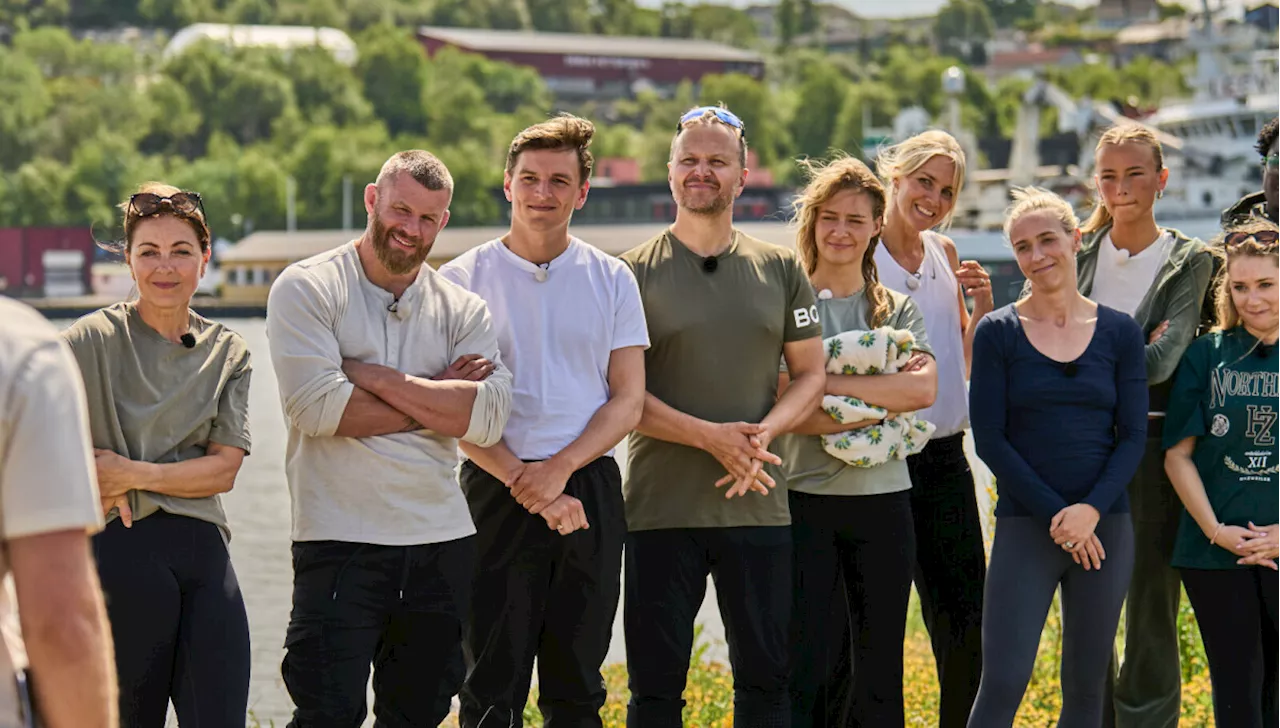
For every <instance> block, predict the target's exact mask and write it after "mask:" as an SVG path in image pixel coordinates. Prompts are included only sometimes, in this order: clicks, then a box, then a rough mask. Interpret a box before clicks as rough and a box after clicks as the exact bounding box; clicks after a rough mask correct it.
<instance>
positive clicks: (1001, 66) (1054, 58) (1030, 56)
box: [979, 43, 1084, 83]
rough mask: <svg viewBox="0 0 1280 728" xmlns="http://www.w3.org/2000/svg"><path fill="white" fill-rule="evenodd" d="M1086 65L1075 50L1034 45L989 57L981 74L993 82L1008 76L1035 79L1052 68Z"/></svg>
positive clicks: (992, 54) (996, 53)
mask: <svg viewBox="0 0 1280 728" xmlns="http://www.w3.org/2000/svg"><path fill="white" fill-rule="evenodd" d="M1081 63H1084V57H1083V56H1081V55H1080V52H1079V51H1077V50H1075V49H1074V48H1045V47H1044V46H1042V45H1040V44H1038V43H1033V44H1031V45H1030V46H1028V47H1024V48H1022V49H1020V50H1010V51H998V52H995V53H991V54H990V55H989V56H988V57H987V65H985V66H983V67H982V68H981V69H979V70H980V71H981V73H982V74H983V75H985V76H986V77H987V79H988V80H989V81H991V82H993V83H994V82H996V81H999V80H1000V79H1002V78H1005V77H1007V76H1015V77H1019V78H1028V79H1029V78H1035V77H1036V75H1037V74H1041V73H1043V72H1044V71H1045V70H1047V69H1050V68H1062V69H1066V68H1075V67H1076V66H1078V65H1080V64H1081Z"/></svg>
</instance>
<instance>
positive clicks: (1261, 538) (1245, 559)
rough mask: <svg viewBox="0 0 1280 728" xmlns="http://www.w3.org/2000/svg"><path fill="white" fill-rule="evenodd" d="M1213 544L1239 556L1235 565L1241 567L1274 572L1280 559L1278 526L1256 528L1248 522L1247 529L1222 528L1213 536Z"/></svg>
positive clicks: (1235, 527)
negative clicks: (1256, 567)
mask: <svg viewBox="0 0 1280 728" xmlns="http://www.w3.org/2000/svg"><path fill="white" fill-rule="evenodd" d="M1213 543H1214V544H1216V545H1218V546H1220V547H1222V548H1224V549H1226V550H1228V551H1230V552H1231V553H1233V554H1235V555H1236V556H1239V557H1240V558H1239V559H1238V560H1237V561H1236V563H1237V564H1239V565H1241V566H1262V567H1265V568H1268V569H1271V570H1272V571H1275V570H1276V559H1277V558H1280V525H1278V524H1274V523H1273V524H1271V525H1269V526H1256V525H1254V523H1253V521H1250V522H1249V527H1248V528H1241V527H1240V526H1223V527H1222V528H1220V529H1218V532H1217V533H1216V534H1215V535H1214V536H1213Z"/></svg>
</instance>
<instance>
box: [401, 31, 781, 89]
mask: <svg viewBox="0 0 1280 728" xmlns="http://www.w3.org/2000/svg"><path fill="white" fill-rule="evenodd" d="M418 40H419V41H420V42H421V43H422V45H423V47H425V48H426V50H427V53H428V54H429V55H435V54H436V53H437V52H439V51H440V49H442V48H457V49H459V50H463V51H467V52H469V53H476V54H479V55H482V56H484V57H486V58H490V59H492V60H495V61H503V62H506V63H512V64H515V65H518V66H529V67H531V68H533V69H534V70H535V71H537V72H538V74H539V75H540V76H542V78H543V80H544V81H546V83H547V88H549V89H550V90H551V92H552V93H553V94H555V96H556V97H557V99H558V100H560V101H564V102H575V101H585V100H596V101H610V100H618V99H626V98H631V97H633V96H634V95H635V94H636V93H637V92H639V91H641V90H645V89H651V90H653V91H656V92H657V93H659V94H660V95H663V96H670V95H671V94H673V93H674V92H675V90H676V87H677V86H679V85H680V83H681V82H683V81H691V82H693V83H694V84H695V85H696V84H697V83H698V82H700V81H701V80H702V78H703V77H704V76H709V75H711V74H716V73H742V74H746V75H748V76H750V77H752V78H755V79H761V78H764V57H763V56H761V55H760V54H759V53H755V52H753V51H747V50H742V49H741V48H734V47H733V46H729V45H725V44H724V43H715V42H712V41H707V40H695V39H688V38H650V37H643V38H642V37H627V36H605V35H588V34H582V33H543V32H538V31H516V30H481V29H475V28H437V27H423V28H419V29H418Z"/></svg>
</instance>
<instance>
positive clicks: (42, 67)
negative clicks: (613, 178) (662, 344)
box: [0, 0, 1186, 239]
mask: <svg viewBox="0 0 1280 728" xmlns="http://www.w3.org/2000/svg"><path fill="white" fill-rule="evenodd" d="M451 3H453V4H451ZM788 5H789V7H790V9H789V10H788V9H787V6H788ZM814 7H820V6H814V5H813V4H812V3H805V2H800V0H783V2H782V3H781V4H780V6H779V7H778V9H777V12H778V14H779V19H780V20H783V19H784V18H783V16H784V15H785V14H786V13H791V20H789V21H787V22H789V23H791V26H790V27H791V30H790V31H787V30H786V28H783V31H784V35H785V33H786V32H790V33H791V34H792V35H799V34H801V33H802V31H803V28H804V27H805V26H804V23H805V22H808V21H805V20H804V18H805V17H806V15H805V14H806V13H809V12H813V13H816V12H817V10H807V9H806V8H814ZM1019 7H1021V6H1020V5H1019V0H951V3H950V5H949V6H948V8H950V9H951V10H948V11H947V12H957V13H960V16H957V17H961V16H962V17H963V18H964V22H966V23H969V25H968V26H966V27H967V28H968V30H966V31H965V35H967V36H973V37H982V36H983V35H984V34H985V33H987V32H989V25H990V23H992V22H1002V21H1000V20H999V19H998V18H997V17H996V16H998V15H999V14H1000V13H1005V14H1006V15H1009V14H1010V13H1013V14H1015V15H1016V13H1015V12H1014V11H1015V10H1017V8H1019ZM19 16H21V17H19ZM282 19H289V20H290V22H317V23H326V24H335V25H339V26H344V27H347V28H348V29H350V30H353V31H355V35H354V37H355V39H356V43H357V46H358V50H359V55H358V61H357V63H356V65H355V66H354V67H347V66H344V65H342V64H341V63H339V62H337V61H336V60H335V59H334V58H333V57H332V56H331V55H330V54H328V53H327V52H325V51H323V50H321V49H320V48H314V47H300V48H294V49H291V50H289V51H287V52H282V51H278V50H273V49H263V48H245V47H239V48H228V47H225V46H223V45H219V44H217V43H213V42H205V43H200V44H196V45H194V46H191V47H188V48H187V49H186V50H185V51H184V52H183V53H181V54H179V55H176V56H172V57H161V55H160V53H159V51H158V48H154V47H150V46H148V45H146V44H143V45H142V46H140V47H139V48H134V47H133V46H130V45H126V44H116V43H105V42H93V41H89V40H81V39H77V37H76V35H75V34H74V33H73V32H71V31H69V30H68V29H67V28H64V27H60V26H59V25H57V23H60V22H68V23H69V24H70V25H71V26H72V27H75V26H76V25H78V24H87V23H96V24H99V25H111V24H114V23H140V24H144V25H145V24H151V25H152V26H153V27H154V26H159V27H168V28H173V27H178V26H181V25H183V24H185V23H187V22H189V21H192V20H200V21H227V20H234V21H243V22H281V21H282ZM441 19H451V20H457V21H459V22H462V23H472V24H488V25H492V26H493V27H517V28H529V27H542V28H556V29H561V30H583V31H589V32H599V33H626V34H635V35H666V36H672V37H693V38H710V39H715V40H718V41H721V42H726V43H732V44H735V45H739V46H743V47H759V44H760V41H759V38H758V37H757V35H756V33H757V31H756V28H755V26H754V23H753V22H752V21H751V20H750V18H749V17H748V16H747V15H746V14H745V13H743V12H741V11H739V10H736V9H734V8H732V7H729V6H727V5H715V4H693V3H686V2H666V3H665V4H663V5H662V6H661V7H640V6H638V5H636V4H635V2H634V0H572V2H570V4H569V5H563V4H560V5H556V4H553V3H550V1H549V0H476V1H473V0H466V1H465V2H463V0H456V2H455V0H438V1H437V2H435V3H430V4H423V3H419V2H416V1H415V0H324V1H323V2H315V3H312V2H307V1H306V0H200V1H199V2H197V1H196V0H178V1H177V2H170V1H168V0H166V1H165V2H161V1H160V0H135V1H134V2H116V1H113V0H77V1H76V2H74V3H70V2H61V3H60V2H59V1H58V0H42V1H41V2H31V1H30V0H0V22H6V21H7V22H11V23H12V27H13V30H14V32H13V36H12V38H11V41H10V43H9V45H7V46H4V45H0V88H3V89H4V102H3V103H0V226H9V225H36V224H55V223H56V224H68V223H71V224H92V225H93V226H94V229H95V233H97V234H98V235H99V237H100V238H104V239H105V238H106V237H109V236H111V235H112V234H113V233H116V232H118V225H119V217H118V216H119V211H118V209H117V207H116V206H117V205H118V203H119V202H120V200H122V199H123V198H124V197H125V196H127V195H128V193H129V192H131V191H132V190H133V189H135V188H136V186H137V185H138V184H140V183H142V182H144V181H147V180H152V179H155V180H164V181H170V182H173V183H175V184H178V185H180V186H183V187H187V188H192V189H197V190H199V191H200V192H201V193H202V194H203V195H204V197H205V200H206V209H207V211H208V213H209V218H210V222H211V223H212V226H213V229H214V233H215V235H218V236H224V237H230V238H238V237H240V236H241V235H243V234H244V233H246V232H248V231H251V230H254V229H270V228H279V227H283V225H284V222H285V198H286V189H287V186H288V179H289V178H290V177H292V178H293V179H294V180H295V182H296V185H297V198H296V201H297V216H298V223H299V225H300V226H301V227H303V228H312V227H333V226H336V225H339V224H340V223H341V221H342V209H341V206H342V194H343V185H344V180H348V179H349V180H351V185H352V188H353V190H354V192H355V195H354V200H353V201H354V202H355V205H354V207H355V210H354V212H355V215H354V220H353V222H354V223H355V224H357V225H359V224H360V223H361V221H362V218H363V215H362V214H361V207H362V205H361V204H360V190H361V189H362V187H363V185H364V184H366V183H367V182H368V181H370V180H371V179H373V177H374V175H375V174H376V173H377V170H378V168H379V167H380V165H381V164H382V162H383V161H384V160H385V159H386V157H387V156H389V155H390V154H391V153H393V152H394V151H396V150H399V149H404V148H409V147H416V148H425V149H429V150H431V151H433V152H436V153H437V154H438V155H439V156H440V157H441V158H442V159H444V160H445V161H446V163H447V164H448V165H449V167H450V170H451V171H452V173H453V175H454V178H455V182H456V192H455V197H454V203H453V208H452V209H453V224H477V223H481V224H483V223H493V222H495V221H497V220H499V219H501V215H500V212H501V211H500V209H499V207H498V204H499V203H498V202H497V201H495V199H494V196H493V194H492V189H493V188H494V187H496V186H497V185H498V184H500V181H501V172H502V163H503V159H504V156H505V151H506V147H507V145H508V144H509V142H510V140H511V137H512V136H513V135H514V134H515V133H516V132H518V131H519V130H520V129H522V128H523V127H524V126H527V125H528V124H531V123H534V122H536V121H539V120H542V119H545V118H546V117H547V116H548V115H549V114H551V113H554V112H555V111H558V110H559V109H558V108H557V102H556V100H555V99H554V97H553V95H552V94H551V92H550V91H549V90H548V88H547V86H546V84H545V83H544V82H543V81H542V79H541V78H539V77H538V75H537V74H536V73H535V72H534V71H533V70H531V69H529V68H526V67H519V66H513V65H509V64H505V63H500V62H496V61H491V60H488V59H485V58H483V57H479V56H474V55H470V54H466V53H462V52H459V51H456V50H450V49H446V50H443V51H441V52H440V53H438V54H436V56H435V57H434V58H428V57H427V56H426V54H425V53H424V51H423V48H422V45H421V44H420V43H419V41H418V40H417V39H416V38H415V36H414V34H413V33H412V32H411V31H409V30H407V28H409V27H413V26H414V25H415V24H419V23H424V22H438V21H441ZM1076 20H1077V19H1070V20H1069V21H1068V22H1075V21H1076ZM784 25H785V23H784ZM940 25H941V23H940ZM893 32H894V33H899V34H900V33H901V30H900V29H899V30H898V31H893ZM957 37H958V36H957ZM940 40H942V39H941V38H940ZM948 42H950V40H949V39H948ZM952 50H954V51H955V52H956V53H958V54H960V55H964V52H965V47H961V46H956V47H954V48H953V49H952ZM952 64H959V65H961V66H962V67H964V65H965V64H964V62H963V59H960V60H958V59H957V58H955V57H948V56H940V55H933V54H930V53H927V52H922V50H921V49H920V48H919V47H918V45H915V46H913V45H907V44H906V43H905V42H902V41H892V40H890V41H887V45H885V46H884V47H882V48H878V49H875V50H872V49H870V47H868V49H867V50H866V51H865V52H864V53H862V54H860V55H852V54H850V55H832V54H827V53H825V52H824V51H822V50H821V49H817V48H796V49H789V50H787V51H785V52H783V53H781V54H775V55H771V56H769V63H768V70H767V75H766V79H764V80H758V79H755V78H751V77H749V76H746V75H741V74H726V75H713V76H708V77H706V78H704V79H703V80H702V83H701V84H700V85H699V86H695V85H694V84H692V83H689V82H686V83H684V84H682V85H681V86H680V87H679V88H678V89H677V90H676V92H675V93H674V94H673V95H672V96H671V97H669V98H667V97H662V96H659V95H658V94H656V93H654V92H651V91H646V92H641V93H640V94H639V95H638V96H637V97H636V98H635V99H632V100H626V101H621V102H616V103H612V104H583V105H580V106H578V107H575V108H569V109H567V110H570V111H575V112H576V113H579V114H582V115H585V116H587V117H588V118H591V119H593V120H594V121H596V123H597V136H596V142H595V152H596V155H597V157H612V156H620V157H633V158H635V159H637V160H639V162H640V168H641V175H642V178H643V179H644V180H646V181H650V182H660V181H662V180H664V179H666V175H667V167H666V165H667V161H668V157H669V153H670V143H671V138H672V131H673V130H674V126H675V121H676V119H677V118H678V116H679V114H680V113H682V112H683V111H685V110H687V109H688V108H690V107H692V106H694V105H695V104H697V103H711V104H715V103H720V102H723V103H725V104H727V105H728V106H729V107H730V108H731V109H733V110H734V112H736V113H737V114H738V115H740V116H741V117H742V118H743V119H744V120H745V121H746V125H747V139H748V141H749V143H750V145H751V148H752V149H753V150H755V152H756V153H757V155H758V166H760V167H763V168H767V169H769V170H771V171H772V172H773V173H774V175H775V178H777V179H778V180H780V181H783V182H789V181H799V180H798V170H797V167H796V165H795V164H794V162H793V160H794V159H795V158H796V157H798V156H802V155H811V156H815V157H826V156H828V152H829V150H832V149H836V150H844V151H845V152H848V153H851V154H854V155H861V149H862V145H863V141H864V139H863V137H864V132H865V129H864V126H865V125H867V124H869V125H871V126H874V127H877V128H881V127H885V126H889V125H890V124H891V123H892V120H893V117H894V115H895V114H897V113H898V112H899V111H900V110H902V109H903V108H906V107H908V106H921V107H923V108H924V109H925V110H926V111H927V112H928V113H929V114H931V115H933V116H934V117H935V118H938V117H939V116H940V115H941V114H942V113H943V112H944V107H945V101H946V99H945V97H944V94H943V93H942V89H941V81H940V78H941V74H942V72H943V71H944V70H945V69H946V68H948V67H949V66H951V65H952ZM1051 80H1053V81H1055V82H1056V83H1058V84H1059V85H1061V86H1062V87H1063V88H1065V89H1066V90H1067V91H1068V92H1070V93H1073V94H1076V95H1081V94H1089V95H1091V96H1093V97H1094V98H1095V99H1103V98H1122V99H1127V98H1129V97H1134V98H1136V99H1137V101H1138V102H1139V103H1142V104H1152V103H1157V102H1159V100H1160V99H1163V98H1167V97H1169V96H1172V95H1177V94H1182V93H1185V92H1186V88H1185V85H1184V82H1183V78H1182V74H1181V72H1180V70H1179V69H1178V68H1175V67H1173V66H1170V65H1167V64H1163V63H1160V62H1158V61H1153V60H1151V59H1148V58H1139V59H1135V60H1134V61H1133V62H1131V63H1129V64H1127V65H1125V66H1124V67H1122V68H1119V69H1118V70H1117V69H1115V68H1112V67H1111V66H1109V65H1106V64H1087V65H1083V66H1080V67H1078V68H1074V69H1067V70H1055V71H1053V72H1051ZM1025 90H1026V82H1025V81H1018V80H1012V79H1006V80H1004V81H1001V82H1000V83H999V84H997V85H995V86H994V87H988V86H987V85H986V84H985V83H984V82H983V81H982V80H981V77H980V76H979V75H977V74H975V73H972V72H971V73H969V80H968V83H967V84H966V89H965V92H964V95H963V97H962V99H961V113H962V119H963V121H964V123H965V124H966V126H967V127H968V128H971V129H978V130H982V133H993V132H996V131H997V130H998V131H999V132H1000V133H1002V134H1004V135H1006V136H1007V135H1009V134H1010V133H1011V132H1012V131H1013V125H1014V123H1015V121H1016V112H1017V106H1018V103H1019V99H1020V97H1021V94H1022V93H1024V92H1025ZM1054 121H1055V116H1054V114H1053V112H1052V110H1045V111H1044V113H1043V114H1042V124H1043V125H1044V126H1043V129H1042V131H1046V130H1052V128H1053V124H1054Z"/></svg>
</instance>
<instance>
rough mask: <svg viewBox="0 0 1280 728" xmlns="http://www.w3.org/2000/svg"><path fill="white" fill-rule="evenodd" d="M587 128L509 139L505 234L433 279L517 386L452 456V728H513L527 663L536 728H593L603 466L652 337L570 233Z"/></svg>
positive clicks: (631, 282)
mask: <svg viewBox="0 0 1280 728" xmlns="http://www.w3.org/2000/svg"><path fill="white" fill-rule="evenodd" d="M594 131H595V129H594V127H593V126H592V124H591V122H589V121H587V120H585V119H579V118H577V117H573V116H567V115H565V116H559V117H556V118H554V119H551V120H549V121H546V122H543V123H541V124H536V125H534V126H531V127H529V128H528V129H525V130H524V131H522V132H521V133H520V134H519V135H517V136H516V138H515V140H514V141H513V142H512V143H511V147H510V149H509V151H508V153H507V166H506V173H505V175H504V177H505V179H504V183H503V186H504V189H505V190H506V195H507V199H509V200H510V201H511V230H510V232H508V233H507V234H506V235H504V236H503V237H501V238H499V239H497V240H492V241H490V242H488V243H485V244H484V245H481V246H479V247H477V248H475V249H473V250H471V251H468V252H467V253H466V254H464V255H462V256H461V257H459V258H458V259H457V260H455V261H453V262H452V263H449V264H448V265H446V266H444V267H443V268H441V271H440V272H441V274H442V275H444V276H445V277H446V278H449V279H450V280H453V281H455V282H457V283H458V284H460V285H462V286H463V287H465V288H467V289H469V290H471V291H473V292H475V293H477V294H479V295H480V296H481V297H482V298H484V299H485V302H486V303H487V304H488V306H489V309H490V311H491V312H492V314H493V321H494V327H495V328H496V330H497V332H498V347H499V349H500V350H501V352H502V357H503V360H504V361H505V362H506V364H507V365H508V366H509V367H510V368H511V372H512V374H513V375H514V377H515V382H514V387H513V393H512V405H511V418H510V419H509V420H508V422H507V427H506V430H505V431H504V433H503V439H502V442H500V443H498V444H497V445H495V446H493V447H488V448H483V447H479V446H476V445H474V444H467V443H464V444H463V445H462V448H463V451H464V452H465V453H466V454H467V455H468V457H469V458H470V462H467V463H465V464H464V465H463V469H462V487H463V490H464V492H465V493H466V495H467V502H468V504H469V505H470V507H471V515H472V518H473V519H474V520H475V523H476V529H477V539H478V546H479V569H478V571H477V576H476V583H475V598H474V599H473V600H472V609H471V619H470V621H469V623H468V625H467V634H466V639H465V647H466V654H467V661H468V667H469V670H468V676H467V681H466V684H465V685H464V686H463V689H462V693H461V695H460V698H461V702H462V711H461V716H460V717H461V723H462V726H463V728H477V727H478V726H482V725H483V726H489V725H500V726H508V725H520V724H521V721H520V715H521V713H522V711H523V709H524V705H525V701H526V699H527V698H528V694H529V683H530V679H531V677H532V672H533V663H534V658H535V657H536V658H537V660H538V705H539V707H540V708H541V710H542V714H543V716H544V717H545V720H546V725H547V726H552V727H553V728H566V727H575V728H577V727H587V726H600V725H601V721H600V708H601V707H602V706H603V705H604V701H605V697H606V695H605V687H604V681H603V680H602V679H601V677H600V665H601V663H602V662H603V661H604V658H605V654H606V653H607V652H608V649H609V637H610V635H611V634H612V627H613V618H614V613H615V612H616V611H617V606H618V596H619V589H620V571H621V566H622V545H623V542H624V540H625V538H626V530H627V526H626V518H625V514H624V510H623V501H622V481H621V476H620V474H619V471H618V465H617V463H616V462H615V460H614V459H613V457H612V455H613V449H614V447H615V446H616V445H617V444H618V442H619V441H621V439H622V438H623V437H624V436H625V435H626V434H627V433H628V432H630V431H631V430H632V428H634V427H635V425H636V423H637V422H638V421H639V419H640V412H641V408H642V406H643V403H644V391H645V386H644V350H645V349H646V348H648V346H649V334H648V329H647V327H646V325H645V319H644V307H643V305H642V304H641V301H640V291H639V288H638V287H637V285H636V281H635V277H634V276H633V275H632V273H631V271H630V269H629V268H628V267H627V266H626V265H624V264H623V263H622V262H621V261H620V260H617V259H616V258H613V257H612V256H609V255H606V254H605V253H603V252H601V251H600V250H597V249H596V248H593V247H592V246H590V245H588V244H586V243H584V242H583V241H581V240H578V239H577V238H574V237H572V236H571V235H569V230H568V228H569V219H570V217H571V216H572V215H573V211H574V210H577V209H580V208H581V207H582V205H583V204H584V203H585V202H586V199H587V188H588V186H589V185H588V179H589V177H590V175H591V165H592V158H591V152H590V149H589V145H590V144H591V137H592V135H593V134H594Z"/></svg>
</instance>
